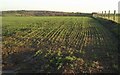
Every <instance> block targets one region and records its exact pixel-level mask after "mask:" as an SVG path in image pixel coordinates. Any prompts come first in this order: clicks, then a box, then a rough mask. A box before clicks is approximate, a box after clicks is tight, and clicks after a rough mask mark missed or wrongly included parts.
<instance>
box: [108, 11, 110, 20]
mask: <svg viewBox="0 0 120 75" xmlns="http://www.w3.org/2000/svg"><path fill="white" fill-rule="evenodd" d="M108 19H110V10H109V11H108Z"/></svg>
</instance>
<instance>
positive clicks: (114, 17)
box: [113, 10, 116, 21]
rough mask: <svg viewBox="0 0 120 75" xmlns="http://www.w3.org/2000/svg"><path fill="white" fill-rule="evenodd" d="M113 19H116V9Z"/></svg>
mask: <svg viewBox="0 0 120 75" xmlns="http://www.w3.org/2000/svg"><path fill="white" fill-rule="evenodd" d="M113 20H114V21H115V20H116V10H114V16H113Z"/></svg>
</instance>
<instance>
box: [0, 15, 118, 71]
mask: <svg viewBox="0 0 120 75" xmlns="http://www.w3.org/2000/svg"><path fill="white" fill-rule="evenodd" d="M2 26H3V27H2V29H3V31H2V33H3V42H2V43H3V45H2V51H3V52H2V55H3V64H2V66H3V71H4V70H13V71H14V70H16V71H17V72H34V73H35V72H36V73H38V72H49V73H51V72H52V73H53V72H62V73H68V72H70V73H76V72H79V73H113V72H116V71H117V70H118V63H117V62H118V58H117V57H118V52H117V51H118V48H117V39H116V38H115V37H114V36H113V35H112V33H111V32H109V30H107V29H106V28H105V27H104V26H103V25H102V24H100V23H99V22H98V21H96V20H95V19H93V18H90V17H3V25H2Z"/></svg>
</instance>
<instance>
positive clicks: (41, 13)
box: [2, 10, 91, 16]
mask: <svg viewBox="0 0 120 75" xmlns="http://www.w3.org/2000/svg"><path fill="white" fill-rule="evenodd" d="M86 15H87V16H88V15H89V16H90V15H91V14H88V13H80V12H57V11H27V10H16V11H3V12H2V16H86Z"/></svg>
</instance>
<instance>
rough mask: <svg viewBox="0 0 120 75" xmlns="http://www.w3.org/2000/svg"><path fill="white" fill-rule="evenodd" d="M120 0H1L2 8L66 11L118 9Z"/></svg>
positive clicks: (0, 8) (89, 11) (0, 6)
mask: <svg viewBox="0 0 120 75" xmlns="http://www.w3.org/2000/svg"><path fill="white" fill-rule="evenodd" d="M119 1H120V0H0V10H2V11H4V10H49V11H64V12H85V13H91V12H102V11H109V10H111V12H113V11H114V10H117V11H118V2H119Z"/></svg>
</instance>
